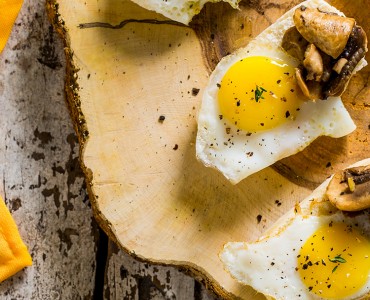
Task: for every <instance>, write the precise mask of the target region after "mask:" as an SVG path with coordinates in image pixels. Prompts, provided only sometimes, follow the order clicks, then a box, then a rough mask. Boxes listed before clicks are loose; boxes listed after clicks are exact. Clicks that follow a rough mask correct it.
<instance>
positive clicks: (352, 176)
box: [326, 165, 370, 211]
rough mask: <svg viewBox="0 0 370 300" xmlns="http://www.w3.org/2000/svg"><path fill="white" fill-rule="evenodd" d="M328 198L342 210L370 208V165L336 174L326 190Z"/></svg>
mask: <svg viewBox="0 0 370 300" xmlns="http://www.w3.org/2000/svg"><path fill="white" fill-rule="evenodd" d="M326 196H327V197H328V199H329V201H330V202H331V203H332V204H333V205H334V206H335V207H337V208H338V209H340V210H344V211H359V210H363V209H367V208H370V165H367V166H362V167H355V168H349V169H346V170H344V171H341V172H338V173H336V174H334V176H333V177H332V179H331V181H330V182H329V185H328V187H327V189H326Z"/></svg>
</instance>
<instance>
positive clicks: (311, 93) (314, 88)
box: [295, 68, 323, 101]
mask: <svg viewBox="0 0 370 300" xmlns="http://www.w3.org/2000/svg"><path fill="white" fill-rule="evenodd" d="M295 77H296V79H297V83H298V86H299V87H300V89H301V91H302V93H303V95H305V96H306V97H307V98H308V99H310V100H312V101H315V100H318V99H322V97H323V94H322V85H321V84H320V83H319V82H317V81H313V80H307V81H305V80H304V78H303V73H302V70H301V69H300V68H296V69H295Z"/></svg>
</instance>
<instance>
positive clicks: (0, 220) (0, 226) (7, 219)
mask: <svg viewBox="0 0 370 300" xmlns="http://www.w3.org/2000/svg"><path fill="white" fill-rule="evenodd" d="M30 265H32V258H31V256H30V254H29V253H28V250H27V248H26V246H25V245H24V243H23V242H22V239H21V237H20V235H19V232H18V228H17V225H16V224H15V223H14V220H13V218H12V216H11V214H10V212H9V210H8V208H7V207H6V205H5V203H4V201H3V199H1V197H0V282H2V281H4V280H5V279H7V278H8V277H10V276H12V275H14V274H15V273H17V272H18V271H20V270H22V269H23V268H24V267H26V266H30Z"/></svg>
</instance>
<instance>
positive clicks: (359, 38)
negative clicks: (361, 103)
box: [324, 26, 367, 98]
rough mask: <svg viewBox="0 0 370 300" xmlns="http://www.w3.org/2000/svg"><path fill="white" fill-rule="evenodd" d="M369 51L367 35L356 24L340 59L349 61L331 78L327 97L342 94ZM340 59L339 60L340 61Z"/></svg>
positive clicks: (325, 92)
mask: <svg viewBox="0 0 370 300" xmlns="http://www.w3.org/2000/svg"><path fill="white" fill-rule="evenodd" d="M366 52H367V36H366V33H365V31H364V30H363V29H362V28H361V27H360V26H355V27H354V28H353V30H352V34H351V36H350V38H349V40H348V44H347V46H346V48H345V49H344V51H343V53H342V54H341V55H340V57H339V61H341V60H342V59H346V60H347V62H346V63H345V64H344V65H343V66H342V68H341V69H340V73H339V74H337V75H336V76H334V77H333V78H331V79H330V81H329V82H328V83H327V86H326V87H325V91H324V96H325V98H327V97H330V96H340V95H341V94H343V92H344V90H345V89H346V87H347V84H348V82H349V80H350V79H351V76H352V74H353V70H354V69H355V68H356V66H357V64H358V63H359V61H360V60H361V59H362V58H363V57H365V54H366ZM339 61H338V62H339Z"/></svg>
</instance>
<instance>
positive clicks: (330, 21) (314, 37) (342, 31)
mask: <svg viewBox="0 0 370 300" xmlns="http://www.w3.org/2000/svg"><path fill="white" fill-rule="evenodd" d="M293 20H294V24H295V26H296V27H297V30H298V31H299V33H300V34H301V35H302V36H303V37H304V38H305V39H306V40H307V41H309V42H310V43H312V44H315V46H317V47H318V48H320V49H321V50H322V51H323V52H325V53H326V54H328V55H330V56H331V57H333V58H337V57H338V56H339V55H340V54H341V53H342V52H343V50H344V48H345V46H346V44H347V41H348V38H349V36H350V34H351V32H352V29H353V26H354V25H355V19H353V18H346V17H342V16H339V15H336V14H332V13H325V12H322V11H319V10H317V9H312V8H307V7H305V6H301V7H299V8H297V9H296V11H295V13H294V16H293Z"/></svg>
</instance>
